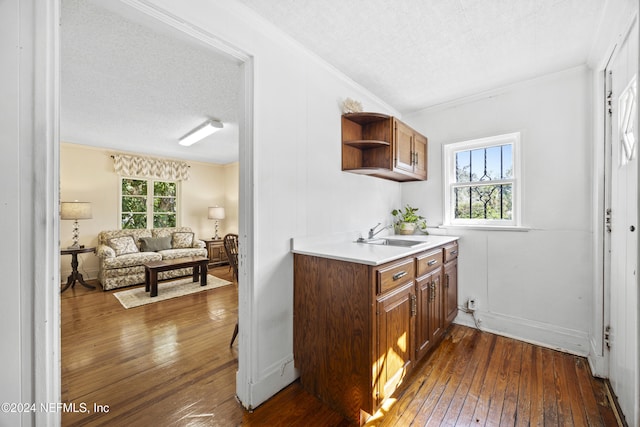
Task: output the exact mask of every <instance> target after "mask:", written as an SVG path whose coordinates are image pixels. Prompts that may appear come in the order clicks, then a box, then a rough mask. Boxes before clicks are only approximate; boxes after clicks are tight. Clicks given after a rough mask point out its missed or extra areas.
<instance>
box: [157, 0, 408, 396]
mask: <svg viewBox="0 0 640 427" xmlns="http://www.w3.org/2000/svg"><path fill="white" fill-rule="evenodd" d="M152 3H153V4H154V5H155V6H157V7H159V8H161V9H165V10H167V11H168V12H169V13H170V14H172V15H174V16H176V17H177V18H179V19H180V20H184V21H185V22H187V23H189V24H193V25H195V26H197V27H199V28H201V29H203V30H204V31H206V32H208V33H210V34H212V35H213V36H215V37H219V38H221V39H223V40H225V41H226V42H228V43H229V44H231V45H232V46H235V47H236V48H237V49H239V50H241V51H244V52H245V53H247V54H248V55H249V56H251V57H252V59H253V64H254V65H255V67H254V70H253V74H254V81H253V87H254V99H253V104H252V107H253V113H254V122H253V125H254V128H253V132H254V140H253V170H252V171H251V172H252V173H253V187H252V188H253V191H254V197H253V204H254V206H253V207H254V210H253V212H251V213H250V214H251V215H252V216H253V228H254V230H253V235H252V236H251V237H252V239H253V243H254V252H253V253H249V254H248V256H249V259H247V260H246V261H247V262H248V263H251V265H252V268H253V277H254V280H253V282H251V283H245V284H242V285H241V290H240V292H241V295H240V300H241V303H243V301H248V303H244V304H248V305H247V306H246V307H245V308H242V307H241V309H240V314H241V315H240V347H239V348H240V358H239V372H238V386H237V392H238V395H239V397H240V398H241V399H242V401H243V403H244V404H245V405H246V406H251V407H255V406H257V405H259V404H260V403H261V402H263V401H264V400H266V399H267V398H269V397H270V396H272V395H273V394H275V393H276V392H277V391H278V390H279V389H281V388H283V387H284V386H286V385H287V384H289V383H291V382H292V381H293V380H294V379H295V378H296V376H297V373H296V371H295V370H294V369H293V363H292V360H293V257H292V255H291V253H290V239H291V238H292V237H294V236H307V235H316V234H325V233H331V232H339V231H352V230H366V229H368V228H369V227H371V226H372V225H374V224H376V223H377V222H378V221H390V219H391V218H390V214H389V212H390V210H391V208H392V207H393V206H397V205H398V203H399V202H400V184H399V183H395V182H391V181H384V180H380V179H376V178H372V177H366V176H358V175H354V174H349V173H344V172H342V171H341V170H340V169H341V149H340V141H341V137H340V135H341V129H340V125H341V122H340V116H341V111H340V102H341V101H342V100H343V99H344V98H346V97H351V98H354V99H357V100H360V101H362V103H363V105H364V108H365V109H366V110H372V111H379V112H387V113H391V114H394V113H396V112H395V111H393V109H392V108H390V107H389V106H387V105H385V104H384V103H382V102H381V101H379V100H377V99H376V98H375V97H374V96H373V95H371V94H369V93H368V92H366V91H365V90H363V89H362V88H361V87H359V86H358V85H356V84H354V83H353V82H351V81H350V80H348V79H346V78H345V77H343V76H342V75H341V74H339V73H337V72H336V71H335V70H334V69H332V68H331V67H329V66H327V65H325V64H324V63H323V62H321V61H319V60H318V59H316V58H315V57H314V56H311V55H309V54H308V53H307V52H305V51H304V50H303V49H301V48H300V47H299V46H298V45H297V44H296V43H294V42H292V41H291V40H289V39H288V38H286V37H284V36H283V35H282V34H281V33H280V32H279V31H277V30H275V29H274V28H273V27H271V26H270V25H269V24H267V23H266V22H265V21H263V20H261V19H258V18H257V17H255V15H253V14H252V13H251V12H250V11H249V10H248V9H246V8H244V7H243V6H241V5H239V4H237V3H235V2H233V1H228V2H223V3H224V4H221V3H220V2H210V1H205V0H191V1H187V2H174V1H170V0H154V1H153V2H152ZM241 159H242V157H241ZM242 167H243V166H242V165H240V169H241V170H242ZM241 184H242V181H241ZM241 200H242V198H241ZM240 231H241V235H242V234H243V233H246V232H247V230H240ZM249 280H251V279H249ZM245 291H247V292H249V293H250V295H249V297H247V298H246V299H245V298H243V295H242V292H245ZM243 351H248V352H250V354H248V355H246V354H245V355H243Z"/></svg>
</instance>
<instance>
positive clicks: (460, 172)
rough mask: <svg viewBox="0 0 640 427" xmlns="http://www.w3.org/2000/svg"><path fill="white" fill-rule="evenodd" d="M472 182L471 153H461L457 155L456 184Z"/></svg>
mask: <svg viewBox="0 0 640 427" xmlns="http://www.w3.org/2000/svg"><path fill="white" fill-rule="evenodd" d="M470 180H471V151H459V152H457V153H456V182H469V181H470Z"/></svg>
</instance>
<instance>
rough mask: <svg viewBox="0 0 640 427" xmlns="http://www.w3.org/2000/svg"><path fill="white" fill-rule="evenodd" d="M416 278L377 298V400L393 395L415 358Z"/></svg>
mask: <svg viewBox="0 0 640 427" xmlns="http://www.w3.org/2000/svg"><path fill="white" fill-rule="evenodd" d="M414 286H415V285H414V282H413V280H411V281H409V282H407V283H405V284H404V285H401V286H399V287H397V288H395V289H393V290H392V291H389V292H386V293H384V294H381V295H379V296H378V297H377V300H376V314H377V325H376V326H377V345H376V350H377V351H376V354H377V375H375V377H374V378H375V381H377V393H378V394H377V402H378V403H380V402H381V401H382V400H383V399H385V398H387V397H389V396H391V394H392V393H393V392H394V391H395V390H396V388H397V387H398V385H399V384H400V381H401V380H402V379H403V378H404V377H405V375H406V374H407V372H408V371H409V369H410V367H411V366H410V365H411V363H412V361H413V356H412V355H413V351H414V350H413V348H414V339H413V336H414V316H415V312H416V300H415V293H414Z"/></svg>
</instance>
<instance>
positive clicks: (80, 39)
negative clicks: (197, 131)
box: [60, 0, 241, 164]
mask: <svg viewBox="0 0 640 427" xmlns="http://www.w3.org/2000/svg"><path fill="white" fill-rule="evenodd" d="M109 3H110V4H111V5H112V6H113V4H115V3H116V2H100V1H97V0H94V1H91V0H63V1H62V10H61V28H60V32H61V95H60V98H61V113H60V115H61V123H60V138H61V140H62V141H65V142H71V143H78V144H85V145H92V146H99V147H105V148H109V149H113V150H120V151H129V152H142V153H147V154H151V155H155V156H163V157H172V158H180V159H187V160H197V161H203V162H213V163H221V164H225V163H229V162H233V161H237V160H238V103H239V99H238V94H239V91H238V90H239V88H240V81H241V80H240V65H239V64H238V61H236V60H235V59H233V58H230V57H228V56H226V55H223V54H221V53H219V52H216V51H214V50H213V49H212V48H210V47H208V46H205V45H204V44H201V43H200V42H197V41H196V40H195V39H192V38H189V37H185V36H184V35H182V34H180V33H178V32H175V33H171V32H169V31H173V30H171V29H168V28H166V29H165V28H163V27H162V26H159V25H157V24H156V25H154V24H153V22H152V21H151V20H149V19H148V18H147V19H145V17H143V16H136V15H135V13H125V14H124V15H126V17H125V16H123V10H107V9H104V8H103V7H102V6H104V5H107V4H109ZM118 3H119V2H118ZM208 118H213V119H217V120H220V121H222V122H223V123H224V126H225V127H224V129H223V130H222V131H220V132H218V133H216V134H214V135H211V136H209V137H207V138H206V139H204V140H202V141H200V142H198V143H196V144H195V145H192V146H191V147H183V146H181V145H179V144H178V139H179V138H180V137H181V136H183V135H184V134H186V133H187V132H189V131H190V130H191V129H193V128H195V127H197V126H198V125H200V124H202V123H203V122H204V121H205V120H206V119H208Z"/></svg>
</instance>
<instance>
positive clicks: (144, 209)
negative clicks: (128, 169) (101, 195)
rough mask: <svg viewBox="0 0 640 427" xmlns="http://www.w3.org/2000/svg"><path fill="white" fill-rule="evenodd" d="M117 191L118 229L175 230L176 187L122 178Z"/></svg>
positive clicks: (169, 183)
mask: <svg viewBox="0 0 640 427" xmlns="http://www.w3.org/2000/svg"><path fill="white" fill-rule="evenodd" d="M120 188H121V197H120V199H121V205H120V227H121V228H123V229H130V228H158V227H175V226H176V224H177V218H176V213H177V211H178V184H177V183H176V182H174V181H159V180H153V179H144V178H122V179H121V186H120ZM150 224H151V225H152V226H151V227H150V226H149V225H150Z"/></svg>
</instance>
